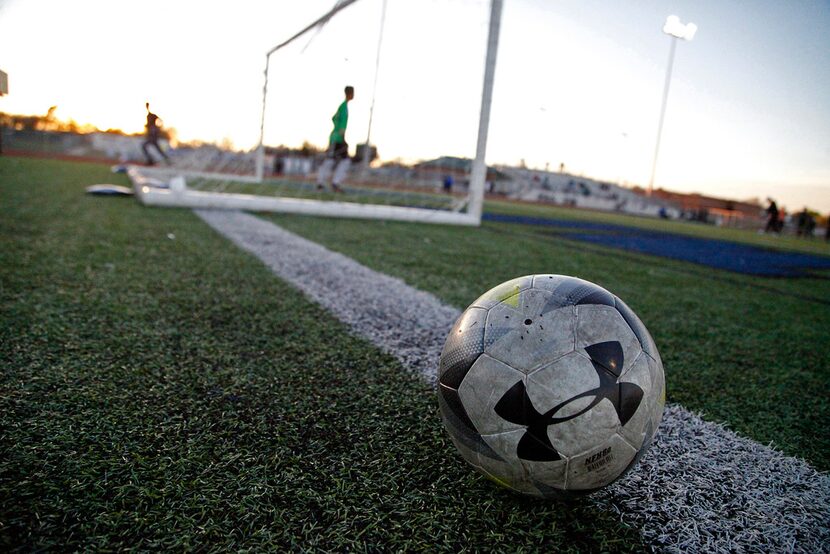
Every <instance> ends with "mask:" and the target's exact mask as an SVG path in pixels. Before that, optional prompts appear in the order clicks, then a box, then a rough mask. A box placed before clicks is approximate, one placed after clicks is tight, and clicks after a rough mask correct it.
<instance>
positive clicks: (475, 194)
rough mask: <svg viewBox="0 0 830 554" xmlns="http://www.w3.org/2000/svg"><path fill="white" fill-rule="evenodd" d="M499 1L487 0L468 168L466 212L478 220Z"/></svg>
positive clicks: (484, 179) (483, 175)
mask: <svg viewBox="0 0 830 554" xmlns="http://www.w3.org/2000/svg"><path fill="white" fill-rule="evenodd" d="M502 4H503V2H502V0H491V2H490V29H489V32H488V35H487V58H486V60H485V62H484V86H483V90H482V92H481V113H480V115H479V121H478V141H477V142H476V157H475V160H473V167H472V170H471V171H470V191H469V193H470V205H469V207H468V211H467V213H469V214H470V216H472V217H473V218H475V219H477V220H479V221H480V220H481V212H482V211H483V210H484V182H485V181H486V180H487V165H486V163H485V159H484V158H485V154H486V153H487V129H488V127H489V126H490V106H491V104H492V101H493V81H494V78H495V74H496V54H497V53H498V49H499V29H500V27H501V10H502Z"/></svg>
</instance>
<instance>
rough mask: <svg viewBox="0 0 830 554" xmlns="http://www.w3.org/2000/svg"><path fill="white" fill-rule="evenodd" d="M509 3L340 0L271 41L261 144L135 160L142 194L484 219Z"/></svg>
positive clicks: (196, 204)
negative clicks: (348, 93) (150, 162)
mask: <svg viewBox="0 0 830 554" xmlns="http://www.w3.org/2000/svg"><path fill="white" fill-rule="evenodd" d="M501 5H502V0H427V1H424V2H408V1H407V0H360V1H357V0H338V2H337V3H336V4H335V5H334V7H333V8H332V9H331V10H330V11H329V12H326V13H325V14H322V16H321V17H320V18H319V19H317V20H315V21H312V22H310V24H309V25H308V26H307V27H305V28H303V29H299V30H298V32H297V33H296V34H295V35H294V36H291V37H286V40H284V41H283V42H281V43H278V44H276V45H275V46H274V48H272V49H271V50H269V51H268V52H265V54H266V55H265V60H264V62H265V63H264V66H265V71H264V86H263V95H262V100H263V106H262V120H261V122H259V123H260V125H259V130H260V137H261V138H260V141H259V144H257V145H254V146H253V147H251V148H250V149H248V150H245V151H235V150H232V149H230V148H222V147H219V146H204V145H201V146H198V147H187V146H183V147H180V148H177V149H176V150H175V151H174V152H173V153H172V156H171V160H172V164H171V165H170V166H164V165H162V166H154V167H145V166H131V167H130V168H129V171H128V173H129V176H130V178H131V179H132V181H133V184H134V188H135V190H136V194H137V197H138V198H139V200H140V201H141V202H143V203H144V204H147V205H154V206H174V207H193V208H224V209H241V210H251V211H273V212H285V213H301V214H316V215H325V216H336V217H365V218H378V219H390V220H405V221H424V222H435V223H454V224H462V225H478V224H479V222H480V219H481V210H482V202H483V197H484V192H485V190H486V188H487V187H488V186H492V183H493V182H494V181H495V180H496V179H498V178H499V176H498V174H497V173H496V172H495V171H493V170H490V171H488V169H487V167H486V165H485V153H486V144H487V128H488V124H489V112H490V103H491V97H492V87H493V75H494V69H495V61H496V51H497V46H498V34H499V20H500V15H501ZM346 86H351V87H353V88H354V98H353V99H352V100H351V101H350V102H348V104H347V106H348V126H347V128H346V132H345V140H346V142H347V143H348V145H349V147H348V151H347V154H346V155H345V156H346V157H344V155H343V154H341V155H340V156H339V157H338V158H337V159H335V156H333V155H332V150H333V149H332V148H331V147H330V144H329V140H330V133H332V130H333V126H334V125H333V121H332V119H333V118H332V114H334V113H335V112H336V111H337V110H338V109H339V106H340V104H341V103H342V102H343V101H344V100H345V93H344V88H345V87H346ZM257 123H258V122H251V124H252V126H255V125H257ZM335 142H336V141H335ZM340 152H342V148H341V149H340ZM329 158H331V159H330V160H329ZM327 160H328V161H327Z"/></svg>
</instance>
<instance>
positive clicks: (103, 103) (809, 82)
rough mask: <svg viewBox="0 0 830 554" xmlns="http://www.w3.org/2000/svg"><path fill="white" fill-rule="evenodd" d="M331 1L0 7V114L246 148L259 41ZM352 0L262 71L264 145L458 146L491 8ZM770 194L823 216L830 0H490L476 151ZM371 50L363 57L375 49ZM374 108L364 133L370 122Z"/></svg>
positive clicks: (461, 147)
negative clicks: (692, 30)
mask: <svg viewBox="0 0 830 554" xmlns="http://www.w3.org/2000/svg"><path fill="white" fill-rule="evenodd" d="M334 3H335V1H334V0H303V1H301V2H299V1H296V0H294V1H289V0H270V1H264V0H234V1H233V2H230V1H213V0H202V1H195V0H164V1H158V0H142V1H140V2H139V1H133V0H117V1H115V0H74V1H72V2H66V1H59V0H0V69H2V70H4V71H6V73H8V75H9V89H10V91H9V92H10V94H9V95H7V96H4V97H0V111H4V112H9V113H25V114H45V113H46V111H47V110H48V108H49V107H50V106H52V105H57V106H58V109H57V112H56V115H57V117H58V118H60V119H70V118H72V119H75V120H76V121H78V122H80V123H92V124H94V125H97V126H98V127H100V128H120V129H123V130H124V131H128V132H139V131H141V130H142V128H143V124H144V116H145V109H144V103H145V102H146V101H149V102H150V103H151V108H152V109H153V111H154V112H155V113H157V114H158V115H159V116H160V117H161V118H162V120H163V122H164V124H165V125H166V126H168V127H173V128H175V129H176V131H177V134H178V136H179V138H180V139H182V140H205V141H212V142H225V143H228V142H230V143H232V144H234V145H235V146H236V147H238V148H244V149H248V148H251V147H253V146H254V145H256V144H257V143H258V140H259V130H260V118H261V114H262V89H263V70H264V68H265V53H266V52H267V51H268V50H270V49H271V48H272V47H273V46H275V45H277V44H279V43H281V42H283V41H284V40H285V39H287V38H289V37H290V36H292V35H293V34H295V33H296V32H297V31H299V30H301V29H302V28H304V27H305V26H306V25H308V24H309V23H311V22H312V21H314V20H315V19H317V18H318V17H319V16H320V15H322V14H324V13H325V12H327V11H328V10H329V9H330V8H331V7H332V6H333V5H334ZM382 7H383V0H359V1H358V2H357V3H355V4H354V5H352V6H350V7H348V8H346V9H344V10H343V11H342V12H341V13H340V14H338V15H337V16H336V17H334V18H333V19H332V20H331V21H329V22H328V24H326V25H325V26H324V27H323V28H322V29H321V30H320V31H319V32H312V33H309V34H308V35H306V36H304V37H302V38H300V39H298V40H297V41H295V42H294V43H292V44H291V45H289V46H288V47H286V48H284V49H282V50H279V51H278V52H276V53H275V54H274V55H273V56H272V57H271V61H270V65H269V85H268V95H267V106H266V111H265V115H266V117H265V142H266V144H272V145H278V144H284V145H288V146H300V145H301V144H302V143H303V142H304V141H309V142H311V143H312V144H316V145H318V146H324V145H325V144H326V141H327V138H328V134H329V132H330V130H331V115H332V114H333V113H334V111H335V110H336V108H337V106H338V104H339V103H340V102H341V101H342V97H343V87H344V86H345V85H347V84H349V85H352V86H354V87H355V91H356V94H355V99H354V100H353V101H352V103H351V104H350V118H349V130H348V133H347V139H348V141H349V142H350V144H352V145H353V146H354V145H355V144H357V143H360V142H364V141H365V140H366V138H367V137H369V138H370V139H371V142H372V143H373V144H375V145H376V146H377V148H378V151H379V154H380V157H381V158H382V159H384V160H392V159H401V160H404V161H415V160H419V159H428V158H432V157H437V156H441V155H454V156H465V157H470V158H471V157H474V156H475V148H476V137H477V130H478V118H479V106H480V99H481V90H482V77H483V70H484V59H485V52H486V40H487V28H488V20H489V1H488V0H417V1H416V0H387V2H386V12H385V18H383V21H384V25H383V39H382V41H380V40H379V39H380V29H381V21H382V17H381V15H382V13H383V12H382ZM669 15H677V16H678V17H679V18H680V19H681V21H683V22H684V23H687V22H693V23H695V24H696V25H697V27H698V31H697V34H696V35H695V36H694V39H693V40H691V41H678V42H677V44H676V50H675V55H674V59H673V71H672V76H671V81H670V90H669V95H668V101H667V104H666V115H665V121H664V125H663V134H662V140H661V144H660V150H659V157H658V164H657V170H656V174H655V180H654V186H655V188H657V187H662V188H666V189H669V190H674V191H680V192H699V193H702V194H707V195H712V196H719V197H725V198H733V199H739V200H740V199H749V198H758V199H761V200H762V201H763V200H764V199H766V198H767V197H773V198H775V199H776V200H777V201H778V202H779V204H783V205H785V206H786V207H787V208H788V209H789V210H791V211H794V210H800V209H801V208H803V207H804V206H809V207H811V208H813V209H816V210H819V211H821V212H823V213H827V212H830V63H828V59H830V34H828V33H827V29H829V28H830V1H828V0H788V1H780V0H743V1H742V0H625V1H621V0H504V9H503V12H502V20H501V34H500V39H499V49H498V60H497V65H496V75H495V84H494V89H493V103H492V111H491V117H490V127H489V134H488V142H487V161H488V163H490V164H509V165H519V164H522V163H524V164H525V165H526V166H527V167H531V168H538V169H545V168H546V167H549V168H550V169H551V170H558V169H559V166H560V164H564V167H565V171H567V172H569V173H574V174H580V175H585V176H587V177H593V178H597V179H604V180H609V181H612V182H616V183H620V184H626V185H640V186H647V185H648V183H649V179H650V176H651V167H652V160H653V157H654V151H655V144H656V138H657V130H658V122H659V115H660V108H661V105H662V98H663V87H664V82H665V78H666V71H667V67H668V63H669V52H670V46H671V41H672V40H673V39H672V38H670V37H669V36H668V35H666V34H664V33H663V32H662V27H663V24H664V22H665V19H666V17H667V16H669ZM379 43H380V45H381V48H380V49H379V50H378V45H379ZM370 113H371V127H370V125H369V121H370Z"/></svg>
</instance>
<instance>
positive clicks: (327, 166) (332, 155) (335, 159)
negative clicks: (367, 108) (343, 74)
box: [317, 87, 354, 192]
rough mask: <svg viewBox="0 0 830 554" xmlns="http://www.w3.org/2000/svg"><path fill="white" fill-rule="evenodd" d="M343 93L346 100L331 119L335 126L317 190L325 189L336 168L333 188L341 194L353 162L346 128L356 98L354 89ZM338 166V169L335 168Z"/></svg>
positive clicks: (319, 170) (320, 171)
mask: <svg viewBox="0 0 830 554" xmlns="http://www.w3.org/2000/svg"><path fill="white" fill-rule="evenodd" d="M343 92H344V93H345V95H346V99H345V100H343V102H342V103H341V104H340V106H338V108H337V111H336V112H335V113H334V115H333V116H332V117H331V122H332V123H333V124H334V129H332V131H331V134H330V135H329V147H328V150H326V159H325V160H324V161H323V164H322V165H321V166H320V169H318V170H317V188H323V186H324V185H325V183H326V181H328V179H329V174H330V173H331V171H332V168H334V175H333V176H332V178H331V188H332V189H333V190H334V191H335V192H340V191H341V188H340V184H341V183H342V182H343V179H344V178H345V177H346V172H347V171H348V170H349V165H351V160H350V159H349V145H348V143H347V142H346V126H347V125H348V124H349V102H350V101H351V100H352V98H354V88H353V87H346V88H345V89H344V90H343ZM335 164H336V166H337V167H336V168H335Z"/></svg>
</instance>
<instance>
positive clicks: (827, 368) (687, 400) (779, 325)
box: [268, 207, 830, 470]
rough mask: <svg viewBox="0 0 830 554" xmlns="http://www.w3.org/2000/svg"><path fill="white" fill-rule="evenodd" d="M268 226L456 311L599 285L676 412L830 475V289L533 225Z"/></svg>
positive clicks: (283, 219)
mask: <svg viewBox="0 0 830 554" xmlns="http://www.w3.org/2000/svg"><path fill="white" fill-rule="evenodd" d="M534 211H535V212H536V213H539V212H540V211H541V208H538V207H534ZM580 215H582V216H584V214H580ZM268 217H270V218H271V219H273V220H274V221H276V222H277V223H278V224H280V225H282V226H284V227H285V228H287V229H289V230H292V231H295V232H298V233H300V234H302V235H304V236H306V237H307V238H310V239H312V240H314V241H316V242H319V243H321V244H324V245H326V246H327V247H329V248H331V249H333V250H336V251H339V252H342V253H344V254H346V255H348V256H350V257H352V258H354V259H356V260H357V261H359V262H361V263H363V264H365V265H368V266H370V267H372V268H374V269H376V270H378V271H381V272H384V273H388V274H391V275H395V276H397V277H400V278H402V279H404V280H405V281H406V282H407V283H409V284H411V285H413V286H415V287H416V288H420V289H423V290H427V291H430V292H432V293H434V294H436V295H437V296H438V297H440V298H441V299H443V300H444V301H445V302H447V303H449V304H452V305H454V306H456V307H458V308H459V309H464V308H466V306H467V305H468V304H470V303H471V302H472V301H473V300H475V299H476V298H477V297H478V295H480V294H481V293H482V292H484V291H486V290H489V289H490V288H491V287H493V286H495V285H497V284H498V283H500V282H503V281H506V280H508V279H511V278H514V277H517V276H520V275H526V274H532V273H559V274H565V275H573V276H577V277H581V278H583V279H587V280H589V281H593V282H595V283H597V284H599V285H601V286H603V287H605V288H607V289H608V290H610V291H612V292H613V293H615V294H617V295H618V296H620V297H621V298H622V299H623V300H624V301H625V302H626V303H628V304H629V305H630V306H631V307H632V308H633V309H634V310H635V311H636V312H637V313H638V314H639V316H640V318H641V319H642V320H643V321H644V322H645V324H646V326H647V327H648V328H649V330H650V331H651V333H652V335H653V336H654V338H655V340H656V342H657V345H658V347H659V349H660V353H661V355H662V358H663V362H664V365H665V369H666V376H667V388H668V401H669V402H676V403H679V404H682V405H683V406H685V407H686V408H688V409H690V410H693V411H697V412H702V413H703V414H704V416H705V417H706V418H707V419H709V420H710V421H716V422H723V423H726V424H727V425H728V426H729V427H730V428H732V429H734V430H736V431H738V432H739V433H740V434H742V435H744V436H747V437H749V438H752V439H754V440H756V441H758V442H761V443H763V444H773V445H774V446H776V447H778V448H780V449H781V450H783V451H784V452H785V453H787V454H790V455H794V456H798V457H802V458H805V459H806V460H807V461H808V462H810V463H811V464H813V465H814V467H816V468H818V469H820V470H827V469H830V435H828V433H827V432H826V430H825V427H824V426H825V425H826V422H827V421H828V419H830V397H828V393H827V391H828V390H830V352H829V351H828V349H827V345H828V344H830V315H829V314H828V311H827V300H828V298H830V283H828V281H827V280H826V279H824V278H811V279H764V278H759V277H751V276H744V275H738V274H734V273H731V272H725V271H718V270H714V269H704V268H701V267H700V266H697V265H695V264H689V263H684V262H679V261H673V260H668V259H665V258H658V257H654V256H647V255H641V254H633V253H622V252H621V251H619V250H615V249H611V248H603V247H598V246H590V247H587V246H585V245H583V244H582V243H579V242H576V241H571V240H568V239H567V238H566V237H564V236H561V235H558V234H556V233H551V232H549V230H547V229H544V228H536V227H532V226H525V225H511V224H505V223H485V224H484V225H483V226H482V227H481V228H479V229H470V228H458V227H447V226H433V225H426V224H422V225H417V224H401V223H393V222H368V221H355V220H326V219H321V218H304V217H294V216H280V215H271V216H268ZM661 224H662V223H661ZM748 240H749V239H748Z"/></svg>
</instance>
